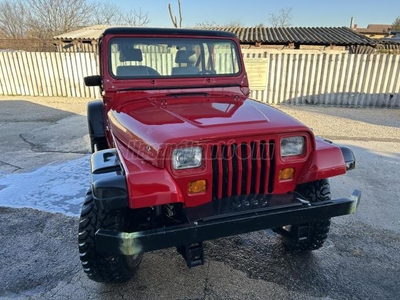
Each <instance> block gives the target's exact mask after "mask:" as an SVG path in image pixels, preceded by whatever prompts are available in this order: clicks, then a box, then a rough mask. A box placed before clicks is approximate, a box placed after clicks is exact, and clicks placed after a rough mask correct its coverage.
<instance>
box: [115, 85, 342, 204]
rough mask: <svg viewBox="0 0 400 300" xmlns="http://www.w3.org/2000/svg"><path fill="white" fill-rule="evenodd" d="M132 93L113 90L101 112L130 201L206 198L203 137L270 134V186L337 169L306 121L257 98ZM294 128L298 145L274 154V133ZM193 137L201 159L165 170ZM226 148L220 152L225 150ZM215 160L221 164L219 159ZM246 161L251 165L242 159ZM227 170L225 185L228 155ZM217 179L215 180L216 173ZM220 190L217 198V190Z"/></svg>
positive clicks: (225, 139) (289, 186) (207, 162)
mask: <svg viewBox="0 0 400 300" xmlns="http://www.w3.org/2000/svg"><path fill="white" fill-rule="evenodd" d="M136 93H137V92H124V93H118V94H117V97H116V100H117V101H118V102H119V103H125V104H124V105H122V104H120V105H118V106H116V107H115V109H110V110H109V112H108V120H109V127H110V129H111V132H112V135H113V137H114V141H115V143H116V146H117V148H118V149H119V151H120V153H121V160H122V161H123V164H124V168H125V170H126V173H127V182H128V190H129V195H130V199H129V205H130V207H131V208H139V207H147V206H154V205H160V204H166V203H176V202H184V203H185V205H186V206H187V207H191V206H197V205H201V204H204V203H207V202H209V201H210V200H211V199H212V172H213V170H212V167H211V161H212V157H211V145H217V144H226V145H230V144H232V143H237V144H240V143H246V144H250V143H251V142H253V141H255V142H256V143H258V144H257V145H259V143H260V141H261V140H267V141H270V140H273V141H276V142H275V145H274V147H275V149H274V152H273V153H274V154H273V155H274V164H275V174H274V175H273V178H274V180H273V191H272V193H274V194H284V193H288V192H293V190H294V189H295V187H296V185H297V184H299V183H304V182H307V181H313V180H317V179H322V178H328V177H332V176H336V175H339V174H343V173H345V164H344V161H343V156H342V154H341V152H340V149H339V148H338V147H336V146H334V145H331V144H329V143H326V142H324V141H321V140H317V142H315V138H314V135H313V133H312V131H311V130H310V129H309V128H308V127H306V126H305V125H303V124H301V123H300V122H298V121H296V120H295V119H293V118H291V117H290V116H288V115H286V114H284V113H282V112H281V111H279V110H277V109H275V108H272V107H270V106H267V105H265V104H262V103H259V102H256V101H253V100H249V99H246V98H244V97H239V96H238V94H233V93H227V92H226V91H224V92H222V91H220V92H219V93H216V92H215V93H213V94H209V95H208V96H204V95H201V96H199V95H193V96H186V95H185V96H182V97H176V96H174V97H171V96H167V94H168V92H166V93H165V94H164V93H163V95H161V96H160V95H159V94H158V97H149V98H145V97H144V95H146V93H145V92H142V93H140V95H141V98H140V99H138V100H135V99H134V96H136ZM159 93H160V91H159ZM299 135H301V136H304V137H305V139H306V141H307V142H306V146H305V149H306V150H305V153H304V154H303V155H301V156H299V157H290V158H281V157H280V155H279V154H280V142H279V141H280V139H281V138H284V137H289V136H299ZM193 145H200V146H202V147H203V156H204V163H203V165H202V166H201V167H200V168H196V169H188V170H173V169H172V167H171V156H172V150H173V149H174V148H176V147H178V146H179V147H186V146H193ZM256 149H259V148H258V147H256ZM229 151H231V150H229ZM231 154H232V153H230V152H228V155H231ZM238 154H239V155H240V153H238ZM218 155H219V156H221V155H222V154H221V153H218ZM255 155H256V156H257V157H260V151H259V150H257V153H256V154H255ZM269 159H271V158H269ZM218 163H219V164H222V162H221V161H219V162H218ZM248 164H249V165H248V168H251V167H252V166H251V162H250V161H248ZM259 164H260V161H257V168H256V170H257V171H256V172H257V175H256V176H257V177H259V176H260V175H261V174H260V165H259ZM287 167H293V168H294V169H295V173H294V178H293V179H292V180H287V181H279V178H278V174H279V172H280V170H282V169H284V168H287ZM268 168H269V167H268ZM220 169H222V165H220ZM228 170H229V171H228V190H229V191H231V189H232V185H234V184H235V183H232V182H233V181H232V180H233V171H232V170H233V168H232V162H229V163H228ZM239 174H241V172H239ZM268 176H269V175H268ZM268 176H266V177H265V180H266V181H268V180H269V178H268ZM200 179H204V180H206V182H207V190H206V192H204V193H200V194H195V195H190V194H188V192H187V187H188V184H189V183H190V182H191V181H194V180H200ZM242 180H246V182H247V183H246V189H247V190H245V191H241V192H242V193H250V186H251V182H250V180H251V178H250V176H248V177H247V178H240V177H238V178H237V185H238V186H240V182H241V181H242ZM218 185H219V186H221V187H222V185H223V183H222V176H220V177H219V182H218ZM264 186H265V187H266V186H267V185H266V184H265V185H264ZM255 188H256V190H258V189H259V188H260V183H259V182H256V183H255ZM221 190H222V188H220V189H219V192H218V193H219V194H218V197H219V198H221V197H222V194H221ZM265 193H267V191H265ZM227 196H230V192H228V195H227Z"/></svg>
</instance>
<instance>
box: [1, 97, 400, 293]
mask: <svg viewBox="0 0 400 300" xmlns="http://www.w3.org/2000/svg"><path fill="white" fill-rule="evenodd" d="M86 102H87V99H67V98H45V99H44V98H28V97H24V98H16V97H8V98H7V97H0V137H1V139H0V153H2V157H1V158H0V179H1V178H9V177H10V176H18V174H20V175H21V176H26V175H27V174H28V175H29V174H36V173H34V172H33V170H35V169H37V168H38V167H42V168H46V166H48V165H51V166H55V165H57V163H59V162H69V161H71V162H73V161H74V162H75V161H77V160H78V159H82V157H85V155H87V153H88V139H87V135H86V132H87V129H86V120H85V116H84V115H85V110H86ZM278 108H279V109H281V110H283V111H285V112H287V113H288V114H290V115H292V116H294V117H296V118H298V119H300V120H301V121H303V122H304V123H305V124H307V125H308V126H310V127H312V128H313V129H314V132H315V133H316V134H318V135H322V136H324V137H325V138H330V139H333V140H334V141H335V142H337V143H341V144H345V145H348V146H350V147H351V148H352V149H353V150H354V152H355V154H356V156H357V158H358V166H357V169H356V170H354V171H351V172H349V173H348V174H346V175H344V176H341V177H337V178H333V179H332V180H331V188H332V192H333V196H334V197H343V196H348V195H349V194H350V193H351V192H352V190H353V189H354V188H358V189H361V190H362V191H363V198H362V202H361V205H360V207H359V211H358V212H357V213H356V214H355V215H352V216H344V217H340V218H335V219H334V220H333V224H332V227H331V232H330V235H329V239H328V241H327V242H326V244H325V245H324V247H323V248H322V249H320V250H319V251H314V252H312V253H309V254H291V253H288V252H287V251H286V250H285V249H284V248H283V247H282V244H281V241H280V238H279V237H278V236H276V235H275V234H273V233H272V232H271V231H260V232H255V233H251V234H247V235H240V236H236V237H231V238H223V239H219V240H215V241H211V242H207V243H205V256H206V263H205V265H204V266H200V267H196V268H193V269H188V268H187V267H186V265H185V263H184V261H183V259H182V258H181V257H179V256H178V255H177V254H176V252H175V250H173V249H167V250H162V251H155V252H152V253H147V254H146V255H145V257H144V260H143V262H142V265H141V267H140V269H139V271H138V273H137V274H136V276H135V278H134V279H133V280H132V281H130V282H128V283H126V284H118V285H104V284H99V283H95V282H92V281H90V280H88V279H87V277H86V276H85V275H84V274H83V272H82V270H81V266H80V264H79V258H78V252H77V244H76V233H77V224H78V219H77V218H76V217H68V216H65V215H63V214H60V213H49V212H43V211H39V210H35V209H27V208H8V207H0V244H1V247H0V257H1V263H0V274H1V275H0V299H9V298H10V299H25V298H32V299H66V298H67V299H68V298H70V299H91V298H95V299H125V298H126V299H395V298H397V297H398V295H399V294H400V278H399V276H398V275H399V274H400V273H399V272H400V256H399V255H398V251H399V249H400V214H399V212H400V210H399V206H398V205H399V204H398V197H399V195H400V184H399V183H400V181H399V174H400V171H399V166H400V110H388V109H365V108H363V109H361V108H360V109H347V108H336V107H317V106H296V107H293V106H280V107H278ZM87 163H88V162H87ZM44 170H45V169H44ZM79 170H81V169H79ZM31 172H32V173H31ZM73 172H74V170H73V168H72V170H70V169H68V170H67V171H65V178H69V177H73V176H74V175H75V174H73ZM80 172H81V171H80ZM85 176H86V175H85V174H83V175H82V178H83V179H79V180H85V179H84V178H85ZM79 178H81V177H79ZM2 189H5V187H4V186H1V184H0V197H2ZM83 192H84V191H82V193H83ZM21 193H23V191H21ZM16 197H18V195H16ZM0 200H1V199H0ZM9 201H10V202H9V203H10V205H11V206H12V199H10V200H9ZM43 201H46V199H43Z"/></svg>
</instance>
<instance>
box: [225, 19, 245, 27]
mask: <svg viewBox="0 0 400 300" xmlns="http://www.w3.org/2000/svg"><path fill="white" fill-rule="evenodd" d="M223 26H224V27H243V23H242V22H241V21H240V20H230V21H229V22H226V23H225V24H224V25H223Z"/></svg>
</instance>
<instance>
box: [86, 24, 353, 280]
mask: <svg viewBox="0 0 400 300" xmlns="http://www.w3.org/2000/svg"><path fill="white" fill-rule="evenodd" d="M99 59H100V75H95V76H89V77H86V78H85V84H86V85H87V86H99V87H100V89H101V93H102V97H103V100H102V101H93V102H90V103H89V105H88V124H89V133H90V140H91V148H92V152H93V154H92V156H91V182H90V183H91V185H90V190H89V191H88V193H87V195H86V199H85V202H84V204H83V207H82V212H81V218H80V224H79V252H80V259H81V262H82V266H83V269H84V271H85V272H86V273H87V275H88V276H89V278H91V279H93V280H95V281H101V282H123V281H127V280H129V279H130V278H131V277H132V276H133V274H134V272H135V271H136V269H137V268H138V266H139V264H140V262H141V259H142V255H143V253H144V252H147V251H153V250H158V249H163V248H168V247H177V249H178V252H179V253H180V254H181V255H182V256H183V257H184V259H185V260H186V263H187V265H188V266H189V267H193V266H197V265H201V264H203V262H204V256H203V244H202V243H203V241H206V240H210V239H216V238H220V237H225V236H230V235H236V234H241V233H246V232H251V231H256V230H262V229H267V228H271V229H273V230H274V231H275V232H277V233H279V234H281V235H282V240H283V242H284V243H285V245H287V247H288V248H289V249H294V250H315V249H318V248H320V247H321V246H322V245H323V243H324V241H325V239H326V238H327V234H328V231H329V226H330V218H331V217H335V216H340V215H345V214H350V213H353V212H354V211H355V210H356V208H357V206H358V203H359V201H360V196H361V193H360V192H359V191H357V190H356V191H354V192H353V194H352V196H351V197H350V198H349V199H336V200H332V199H331V194H330V189H329V183H328V179H327V178H328V177H332V176H336V175H341V174H344V173H346V170H350V169H353V168H354V167H355V158H354V155H353V152H352V151H351V150H350V149H349V148H346V147H341V146H337V145H334V144H333V143H332V142H330V141H327V140H324V139H321V138H318V137H315V136H314V134H313V132H312V131H311V130H310V128H308V127H307V126H305V125H303V124H301V123H300V122H298V121H296V120H294V119H292V118H291V117H289V116H288V115H286V114H284V113H282V112H281V111H279V110H278V109H275V108H272V107H270V106H268V105H265V104H263V103H260V102H258V101H254V100H250V99H248V96H249V84H248V79H247V75H246V70H245V66H244V63H243V58H242V55H241V51H240V45H239V41H238V39H237V37H236V36H235V35H233V34H231V33H227V32H219V31H201V30H182V29H155V28H110V29H107V30H105V31H104V33H103V34H102V36H101V37H100V39H99Z"/></svg>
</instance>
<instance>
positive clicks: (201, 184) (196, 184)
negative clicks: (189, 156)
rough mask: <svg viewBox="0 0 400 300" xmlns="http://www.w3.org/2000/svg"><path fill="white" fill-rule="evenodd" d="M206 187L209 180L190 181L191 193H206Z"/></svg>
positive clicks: (189, 190) (189, 188) (189, 189)
mask: <svg viewBox="0 0 400 300" xmlns="http://www.w3.org/2000/svg"><path fill="white" fill-rule="evenodd" d="M206 189H207V182H206V181H205V180H204V179H202V180H196V181H192V182H189V185H188V192H189V194H198V193H204V192H205V191H206Z"/></svg>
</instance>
